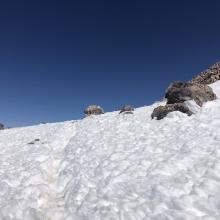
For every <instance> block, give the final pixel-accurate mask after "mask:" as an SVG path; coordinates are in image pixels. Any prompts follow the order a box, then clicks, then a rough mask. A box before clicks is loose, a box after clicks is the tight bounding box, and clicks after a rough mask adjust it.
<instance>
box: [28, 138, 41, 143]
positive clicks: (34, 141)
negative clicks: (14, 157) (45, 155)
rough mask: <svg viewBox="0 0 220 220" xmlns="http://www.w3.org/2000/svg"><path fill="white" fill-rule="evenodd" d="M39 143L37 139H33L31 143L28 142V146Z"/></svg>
mask: <svg viewBox="0 0 220 220" xmlns="http://www.w3.org/2000/svg"><path fill="white" fill-rule="evenodd" d="M38 141H40V139H39V138H36V139H34V140H33V141H31V142H29V143H28V144H35V143H36V142H38Z"/></svg>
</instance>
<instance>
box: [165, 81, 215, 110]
mask: <svg viewBox="0 0 220 220" xmlns="http://www.w3.org/2000/svg"><path fill="white" fill-rule="evenodd" d="M165 98H167V104H174V103H182V102H184V101H187V100H194V101H195V102H196V103H197V104H198V105H199V106H202V105H203V103H204V102H207V101H212V100H214V99H216V95H215V94H214V92H213V91H212V88H211V87H209V86H208V85H205V84H198V83H192V82H180V81H175V82H173V83H171V85H170V86H169V87H168V89H167V91H166V93H165Z"/></svg>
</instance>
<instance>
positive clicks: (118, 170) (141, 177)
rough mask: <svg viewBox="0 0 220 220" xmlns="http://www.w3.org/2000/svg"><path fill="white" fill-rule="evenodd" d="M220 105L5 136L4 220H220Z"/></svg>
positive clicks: (1, 154) (138, 112)
mask: <svg viewBox="0 0 220 220" xmlns="http://www.w3.org/2000/svg"><path fill="white" fill-rule="evenodd" d="M211 87H212V88H213V90H214V92H215V93H216V94H217V96H218V97H219V98H220V82H216V83H214V84H212V85H211ZM219 98H218V99H217V100H215V101H212V102H207V103H205V104H204V105H203V107H201V108H200V107H199V108H198V107H197V106H196V104H195V103H193V102H189V103H188V104H189V105H190V106H191V107H194V109H195V112H196V114H194V115H192V116H191V117H188V116H187V115H185V114H183V113H181V112H172V113H169V114H168V116H167V117H166V118H164V119H163V120H161V121H157V120H151V117H150V115H151V113H152V111H153V109H154V108H155V107H156V106H159V105H161V103H155V104H153V105H152V106H147V107H142V108H138V109H135V111H134V114H133V115H132V114H128V115H119V114H118V113H119V112H112V113H106V114H104V115H100V116H91V117H87V118H85V119H83V120H79V121H69V122H63V123H56V124H46V125H39V126H33V127H27V128H19V129H10V130H4V131H1V132H0V195H1V196H0V219H2V220H117V219H120V220H134V219H137V220H168V219H169V220H191V219H192V220H197V219H201V220H218V219H220V160H219V159H220V111H219V109H220V99H219ZM38 139H39V140H38Z"/></svg>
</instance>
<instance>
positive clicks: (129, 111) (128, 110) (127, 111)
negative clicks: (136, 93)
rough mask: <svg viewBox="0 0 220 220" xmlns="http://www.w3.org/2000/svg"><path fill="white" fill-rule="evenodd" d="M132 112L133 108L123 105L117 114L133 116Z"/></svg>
mask: <svg viewBox="0 0 220 220" xmlns="http://www.w3.org/2000/svg"><path fill="white" fill-rule="evenodd" d="M133 111H134V108H133V107H131V106H130V105H124V106H122V108H121V109H120V112H119V114H121V113H123V114H133Z"/></svg>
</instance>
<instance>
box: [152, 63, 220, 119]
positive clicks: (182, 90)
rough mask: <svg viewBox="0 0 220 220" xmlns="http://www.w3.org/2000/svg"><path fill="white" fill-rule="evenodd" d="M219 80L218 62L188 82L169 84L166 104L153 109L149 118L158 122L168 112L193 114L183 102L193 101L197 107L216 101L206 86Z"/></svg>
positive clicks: (210, 89)
mask: <svg viewBox="0 0 220 220" xmlns="http://www.w3.org/2000/svg"><path fill="white" fill-rule="evenodd" d="M217 80H220V62H217V63H216V64H214V65H213V66H211V67H210V68H209V69H207V70H205V71H204V72H202V73H200V74H199V75H198V76H196V77H194V78H193V79H192V80H190V81H188V82H180V81H175V82H173V83H171V84H170V86H169V87H168V88H167V90H166V93H165V98H166V99H167V103H166V105H165V106H159V107H157V108H155V109H154V111H153V113H152V115H151V117H152V118H157V119H158V120H160V119H162V118H164V117H166V115H167V114H168V113H169V112H173V111H180V112H183V113H186V114H187V115H189V116H190V115H192V114H193V112H192V111H191V110H190V109H189V108H188V107H187V106H186V105H185V103H184V102H185V101H188V100H194V101H195V102H196V103H197V105H199V106H202V105H203V103H205V102H208V101H212V100H215V99H216V95H215V93H214V92H213V90H212V88H211V87H209V86H208V84H211V83H214V82H216V81H217Z"/></svg>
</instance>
